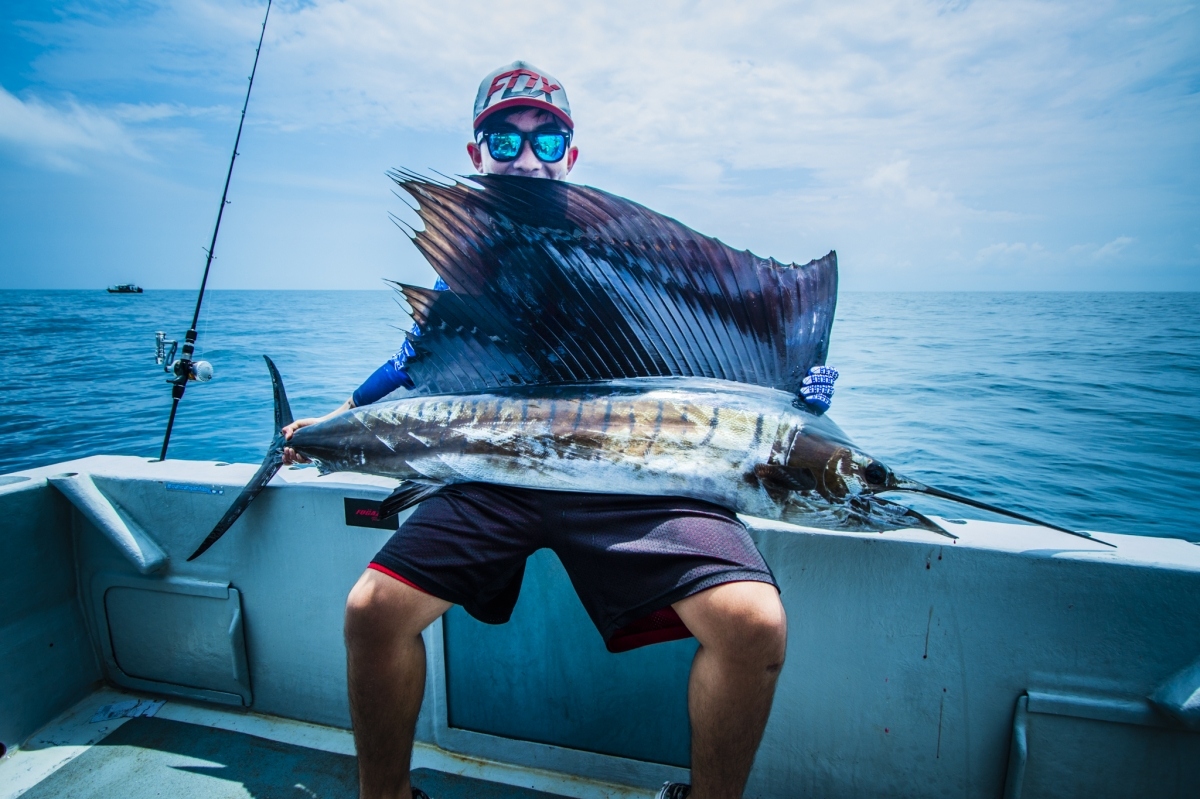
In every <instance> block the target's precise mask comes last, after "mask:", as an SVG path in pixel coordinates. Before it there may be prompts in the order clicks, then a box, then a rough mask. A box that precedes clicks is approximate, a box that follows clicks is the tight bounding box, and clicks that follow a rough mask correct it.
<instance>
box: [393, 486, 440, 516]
mask: <svg viewBox="0 0 1200 799" xmlns="http://www.w3.org/2000/svg"><path fill="white" fill-rule="evenodd" d="M445 487H446V484H445V483H436V482H432V481H428V480H405V481H404V482H403V483H401V484H400V485H398V486H396V490H395V491H393V492H392V493H391V496H389V497H388V498H387V499H385V500H384V501H383V504H382V505H380V506H379V518H380V519H387V518H389V517H391V516H395V515H396V514H397V513H399V512H400V511H402V510H408V509H409V508H411V507H412V506H413V505H417V504H419V503H421V502H424V501H425V500H427V499H429V498H430V497H432V496H433V495H434V494H436V493H437V492H439V491H441V490H442V489H443V488H445Z"/></svg>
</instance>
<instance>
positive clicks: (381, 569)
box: [367, 561, 433, 596]
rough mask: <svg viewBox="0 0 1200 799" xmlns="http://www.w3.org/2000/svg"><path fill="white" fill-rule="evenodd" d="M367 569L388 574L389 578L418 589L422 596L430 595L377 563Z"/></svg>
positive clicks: (368, 565)
mask: <svg viewBox="0 0 1200 799" xmlns="http://www.w3.org/2000/svg"><path fill="white" fill-rule="evenodd" d="M367 568H368V569H374V570H375V571H377V572H380V573H381V574H386V575H387V576H388V577H392V578H395V579H397V580H399V581H400V582H402V583H404V584H405V585H411V586H412V587H413V588H415V589H417V590H418V591H420V592H421V593H422V594H429V592H428V591H426V590H425V589H424V588H422V587H421V586H419V585H417V584H416V583H414V582H413V581H412V580H408V579H406V578H404V577H401V576H400V575H398V574H396V573H395V572H394V571H392V570H391V569H389V568H388V567H387V566H380V565H379V564H378V563H376V562H375V561H371V562H370V563H368V564H367ZM429 595H430V596H433V594H429Z"/></svg>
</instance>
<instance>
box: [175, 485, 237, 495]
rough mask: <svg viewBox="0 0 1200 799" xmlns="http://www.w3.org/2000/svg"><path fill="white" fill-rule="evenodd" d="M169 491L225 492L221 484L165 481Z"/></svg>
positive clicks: (195, 492)
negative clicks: (206, 484) (204, 484)
mask: <svg viewBox="0 0 1200 799" xmlns="http://www.w3.org/2000/svg"><path fill="white" fill-rule="evenodd" d="M163 485H164V486H166V488H167V490H168V491H190V492H192V493H193V494H224V493H225V489H223V488H221V487H220V486H200V485H196V484H194V483H163Z"/></svg>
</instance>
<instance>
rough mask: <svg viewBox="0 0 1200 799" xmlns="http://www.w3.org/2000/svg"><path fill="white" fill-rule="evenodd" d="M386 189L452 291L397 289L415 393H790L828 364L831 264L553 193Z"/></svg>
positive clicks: (511, 180)
mask: <svg viewBox="0 0 1200 799" xmlns="http://www.w3.org/2000/svg"><path fill="white" fill-rule="evenodd" d="M391 176H392V178H393V179H394V180H395V181H396V183H397V184H398V185H399V186H400V188H401V189H403V190H404V191H406V192H407V193H408V194H409V195H410V196H411V197H412V198H413V199H414V200H415V201H416V203H417V209H416V211H417V214H418V216H419V217H420V219H421V222H422V223H423V229H422V230H420V231H414V232H413V233H412V234H411V235H412V238H413V241H414V242H415V244H416V245H417V247H418V249H419V250H420V251H421V253H422V254H423V255H424V256H425V258H426V259H427V260H428V261H429V263H430V264H431V265H432V266H433V269H434V271H436V272H437V274H438V275H439V276H441V278H442V279H443V280H445V281H446V283H447V284H448V285H449V287H450V291H447V292H440V293H439V292H433V291H431V290H429V289H419V288H416V287H412V286H400V287H399V288H400V291H401V293H402V294H403V295H404V298H405V300H406V302H407V303H408V305H409V307H410V308H411V310H412V314H413V318H414V321H416V322H417V324H418V326H419V327H420V330H421V334H420V335H419V336H410V340H411V342H412V344H413V348H414V350H415V351H416V353H417V355H416V357H415V358H412V359H410V362H409V367H408V371H409V376H410V377H411V378H412V379H413V380H414V382H415V383H416V385H417V386H418V390H419V391H421V392H422V393H429V394H438V393H453V392H470V391H478V390H486V389H494V388H501V387H505V386H513V385H537V384H547V383H577V382H590V381H595V380H606V379H617V378H630V377H666V376H687V377H710V378H716V379H721V380H730V381H734V382H741V383H750V384H753V385H759V386H767V387H770V388H778V389H783V390H786V391H791V392H795V391H797V390H798V389H799V387H800V383H801V381H802V380H803V378H804V376H805V374H807V372H808V370H809V368H810V367H812V366H814V365H816V364H820V363H824V361H825V356H826V353H827V352H828V349H829V331H830V327H831V326H832V324H833V313H834V306H835V303H836V296H837V256H836V254H835V253H832V252H831V253H829V254H828V255H826V256H825V257H824V258H821V259H819V260H814V261H811V262H809V263H807V264H804V265H800V266H798V265H795V264H782V263H779V262H778V261H774V260H770V259H764V258H760V257H758V256H756V255H754V254H752V253H750V252H747V251H745V250H735V249H733V248H731V247H729V246H727V245H725V244H723V243H721V242H720V241H718V240H716V239H714V238H710V237H708V236H704V235H701V234H700V233H697V232H696V231H694V230H692V229H691V228H688V227H687V226H685V225H683V224H681V223H679V222H677V221H675V220H674V219H671V218H669V217H666V216H663V215H661V214H658V213H655V212H654V211H651V210H650V209H648V208H645V207H644V206H641V205H638V204H637V203H634V202H632V201H630V200H626V199H624V198H622V197H617V196H615V195H612V194H608V193H607V192H603V191H600V190H598V189H593V188H589V187H586V186H577V185H573V184H569V183H563V182H559V181H551V180H540V179H534V178H519V177H502V176H478V177H473V178H471V179H470V182H459V181H454V182H449V183H443V182H437V181H433V180H430V179H427V178H424V177H421V176H418V175H414V174H411V173H407V172H393V173H391Z"/></svg>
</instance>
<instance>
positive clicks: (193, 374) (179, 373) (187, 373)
mask: <svg viewBox="0 0 1200 799" xmlns="http://www.w3.org/2000/svg"><path fill="white" fill-rule="evenodd" d="M270 16H271V0H267V11H266V13H265V14H264V15H263V21H262V30H261V31H260V32H259V34H258V46H257V47H256V48H254V66H253V67H252V68H251V69H250V78H249V81H250V83H249V85H248V86H247V87H246V100H245V102H243V103H242V117H241V119H240V120H239V121H238V129H237V137H236V138H234V140H233V155H232V156H231V157H230V159H229V171H228V172H226V173H225V189H224V190H223V191H222V192H221V205H220V207H219V208H218V209H217V223H216V225H214V226H213V234H212V241H210V242H209V245H208V249H207V250H206V252H207V254H208V257H207V259H206V260H205V262H204V277H203V278H202V279H201V280H200V293H199V294H197V295H196V310H195V311H194V312H193V313H192V324H191V326H190V327H188V331H187V334H186V335H185V336H184V342H183V352H182V354H181V357H180V358H179V360H178V361H175V363H174V364H172V365H171V367H170V369H169V371H171V372H174V374H175V377H174V379H173V380H171V381H170V383H171V415H170V417H168V418H167V431H166V433H165V434H163V443H162V452H161V453H160V454H159V456H158V459H159V460H160V461H164V460H166V459H167V446H168V445H169V444H170V443H171V430H172V429H173V428H174V427H175V413H176V412H177V411H178V410H179V401H180V400H181V399H183V393H184V391H185V390H186V389H187V384H188V382H189V381H191V380H196V381H199V382H207V381H208V380H210V379H211V378H212V365H211V364H209V363H207V362H206V361H196V360H194V359H193V358H192V356H193V355H194V354H195V352H196V325H197V324H198V322H199V320H200V307H201V305H202V304H203V303H204V290H205V288H206V287H207V286H208V272H209V269H210V268H211V267H212V262H213V257H214V253H215V252H216V249H217V234H218V233H219V232H220V231H221V218H222V217H223V216H224V215H225V206H226V205H228V204H229V181H230V179H232V178H233V165H234V163H235V162H236V161H237V157H238V145H239V144H240V143H241V141H242V128H243V127H244V126H245V124H246V109H247V108H248V107H249V105H250V91H251V90H252V89H253V88H254V75H255V73H257V72H258V56H259V54H260V53H261V52H262V43H263V37H264V36H266V34H267V19H268V18H269V17H270ZM206 332H207V328H206ZM158 338H159V341H158V346H159V357H162V346H163V341H162V338H163V336H162V334H161V333H160V334H159V336H158ZM173 351H174V350H172V352H173Z"/></svg>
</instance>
